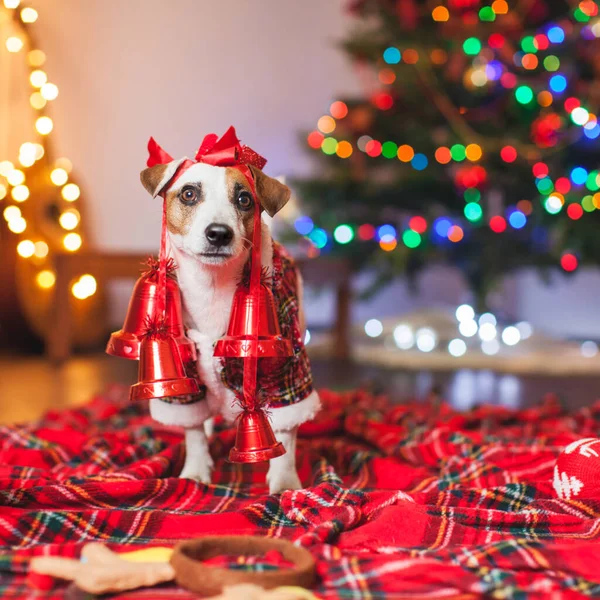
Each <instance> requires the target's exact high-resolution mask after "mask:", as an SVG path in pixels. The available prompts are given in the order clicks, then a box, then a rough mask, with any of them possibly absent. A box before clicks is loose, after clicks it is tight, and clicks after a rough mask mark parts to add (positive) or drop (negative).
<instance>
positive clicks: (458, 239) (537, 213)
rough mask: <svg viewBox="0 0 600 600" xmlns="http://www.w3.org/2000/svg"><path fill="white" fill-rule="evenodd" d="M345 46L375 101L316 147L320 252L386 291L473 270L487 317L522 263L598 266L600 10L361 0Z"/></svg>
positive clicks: (313, 222)
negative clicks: (419, 277)
mask: <svg viewBox="0 0 600 600" xmlns="http://www.w3.org/2000/svg"><path fill="white" fill-rule="evenodd" d="M349 10H351V11H352V12H353V14H354V16H355V17H356V27H355V28H354V30H353V31H352V32H351V34H350V35H349V36H348V38H347V39H346V40H345V41H343V44H342V48H343V50H344V51H345V52H346V53H348V54H349V56H350V57H351V58H352V59H353V61H354V63H355V64H356V67H357V71H358V74H359V76H360V78H361V82H362V83H363V87H364V90H365V92H364V96H363V97H361V98H342V99H338V100H336V101H335V102H333V103H332V104H331V106H330V110H329V114H326V115H323V116H322V117H321V118H320V119H319V120H318V123H317V129H315V130H314V131H312V132H311V133H310V134H309V135H308V138H307V142H308V145H309V147H310V148H312V149H313V151H314V152H315V153H317V155H318V156H319V157H320V162H321V163H322V169H321V174H320V175H319V177H318V178H314V179H311V180H302V181H296V182H295V185H296V188H297V189H298V191H299V195H300V197H301V199H302V200H303V201H304V202H305V208H306V212H307V216H303V217H301V218H299V219H298V220H297V221H296V223H295V226H296V230H297V232H298V233H300V234H301V235H302V236H304V238H305V239H306V241H305V242H304V244H305V248H306V251H307V253H308V254H309V255H313V256H314V255H316V254H318V253H322V252H332V253H335V254H339V255H344V256H347V257H349V258H350V259H351V261H352V264H353V265H355V266H356V268H357V269H362V268H365V267H369V268H370V269H373V270H374V272H376V273H377V275H378V278H377V283H379V284H381V283H384V282H386V281H389V280H391V279H392V278H394V277H396V276H398V275H402V274H404V275H409V276H410V275H413V274H415V273H416V272H418V271H419V270H420V269H421V268H422V267H424V266H427V265H429V264H431V263H432V262H446V263H448V264H452V265H454V266H456V267H457V268H459V269H460V270H461V271H462V272H463V274H464V276H465V278H466V280H467V282H468V283H469V285H470V286H471V289H472V290H473V291H474V293H475V295H476V300H477V301H478V303H479V305H480V307H481V306H482V305H485V299H486V296H487V295H488V292H489V291H491V289H492V288H493V287H494V286H495V285H496V284H497V283H498V282H499V281H501V279H502V277H503V276H504V275H505V274H507V273H509V272H512V271H514V270H516V269H518V268H520V267H524V266H530V265H535V266H539V267H542V268H555V267H556V268H559V269H560V268H562V269H563V270H564V271H567V272H571V271H575V270H576V269H577V267H578V265H580V264H584V263H592V264H598V263H599V262H600V236H599V235H598V233H597V228H598V226H599V225H600V216H599V215H598V213H596V211H597V209H600V193H599V190H600V176H599V174H598V170H597V169H598V167H599V166H600V163H599V158H600V137H599V136H600V124H599V123H598V117H597V108H598V102H599V100H600V86H599V85H598V73H599V71H600V42H599V41H598V39H597V38H598V37H599V36H600V18H599V17H598V5H597V4H596V2H594V1H593V0H583V1H582V2H579V3H577V2H563V1H558V0H557V1H552V2H550V1H549V0H521V1H519V2H511V3H510V4H509V3H508V2H506V1H505V0H494V1H493V2H491V3H490V2H479V1H478V0H434V1H418V0H359V1H355V2H353V3H352V5H351V6H350V7H349Z"/></svg>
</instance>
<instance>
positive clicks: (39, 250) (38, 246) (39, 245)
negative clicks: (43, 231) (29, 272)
mask: <svg viewBox="0 0 600 600" xmlns="http://www.w3.org/2000/svg"><path fill="white" fill-rule="evenodd" d="M49 250H50V249H49V248H48V244H46V242H36V243H35V252H34V254H35V255H36V256H37V257H38V258H45V257H46V256H48V251H49Z"/></svg>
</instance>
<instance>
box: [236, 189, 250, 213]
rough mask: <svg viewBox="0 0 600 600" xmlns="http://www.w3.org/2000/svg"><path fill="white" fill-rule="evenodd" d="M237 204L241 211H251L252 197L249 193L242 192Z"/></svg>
mask: <svg viewBox="0 0 600 600" xmlns="http://www.w3.org/2000/svg"><path fill="white" fill-rule="evenodd" d="M237 204H238V207H239V209H240V210H250V209H251V208H252V204H253V202H252V196H251V195H250V194H249V193H248V192H241V194H240V195H239V196H238V199H237Z"/></svg>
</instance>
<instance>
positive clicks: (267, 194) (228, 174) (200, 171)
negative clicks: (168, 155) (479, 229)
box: [140, 159, 290, 265]
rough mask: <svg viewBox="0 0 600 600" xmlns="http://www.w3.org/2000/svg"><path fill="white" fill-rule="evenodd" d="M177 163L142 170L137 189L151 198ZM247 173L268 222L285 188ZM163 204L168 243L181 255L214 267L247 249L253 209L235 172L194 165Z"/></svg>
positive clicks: (286, 195) (247, 189) (170, 188)
mask: <svg viewBox="0 0 600 600" xmlns="http://www.w3.org/2000/svg"><path fill="white" fill-rule="evenodd" d="M183 160H184V159H181V160H174V161H171V162H169V163H167V164H158V165H155V166H153V167H149V168H147V169H144V170H143V171H142V172H141V174H140V178H141V181H142V185H143V186H144V187H145V188H146V190H148V192H150V194H152V196H153V197H155V196H157V195H158V194H160V193H161V192H163V191H164V189H165V187H166V186H167V184H169V182H170V181H171V179H172V178H173V176H174V174H175V172H176V171H177V168H178V167H179V165H180V164H181V163H182V162H183ZM250 170H251V171H252V175H253V177H254V185H255V188H256V195H257V196H258V201H259V202H260V204H261V206H262V207H263V208H264V210H265V211H266V212H267V214H269V215H270V216H274V215H275V214H276V213H277V212H278V211H279V210H281V209H282V208H283V207H284V206H285V204H286V203H287V201H288V200H289V198H290V190H289V188H288V187H286V186H285V185H283V184H282V183H280V182H279V181H277V180H276V179H273V178H271V177H268V176H267V175H265V174H264V173H263V172H262V171H261V170H260V169H258V168H256V167H253V166H250ZM165 200H166V203H167V227H168V230H169V234H170V237H171V241H172V243H173V244H174V245H175V246H176V247H177V249H178V250H180V251H181V252H184V253H186V254H188V255H190V256H193V257H195V258H197V259H198V260H199V261H201V262H203V263H204V264H208V265H219V264H224V263H227V262H229V261H231V260H233V259H234V258H236V257H238V256H240V255H241V254H242V253H244V252H246V251H247V250H248V249H249V248H250V246H251V243H252V231H253V223H254V220H253V217H254V210H255V207H254V202H253V200H252V193H251V188H250V185H249V183H248V181H247V179H246V177H245V176H244V175H243V174H242V173H241V172H240V171H239V170H238V169H236V168H234V167H215V166H212V165H209V164H204V163H195V164H193V165H192V166H191V167H189V168H188V169H186V170H185V171H184V172H183V173H182V174H181V175H180V176H179V177H178V178H177V179H176V180H175V181H173V182H171V183H170V185H169V186H168V189H167V191H166V194H165Z"/></svg>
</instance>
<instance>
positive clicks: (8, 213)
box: [2, 206, 21, 221]
mask: <svg viewBox="0 0 600 600" xmlns="http://www.w3.org/2000/svg"><path fill="white" fill-rule="evenodd" d="M2 214H3V215H4V218H5V219H6V220H7V221H13V220H14V219H18V218H19V217H20V216H21V209H20V208H19V207H18V206H7V207H6V208H5V209H4V212H3V213H2Z"/></svg>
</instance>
